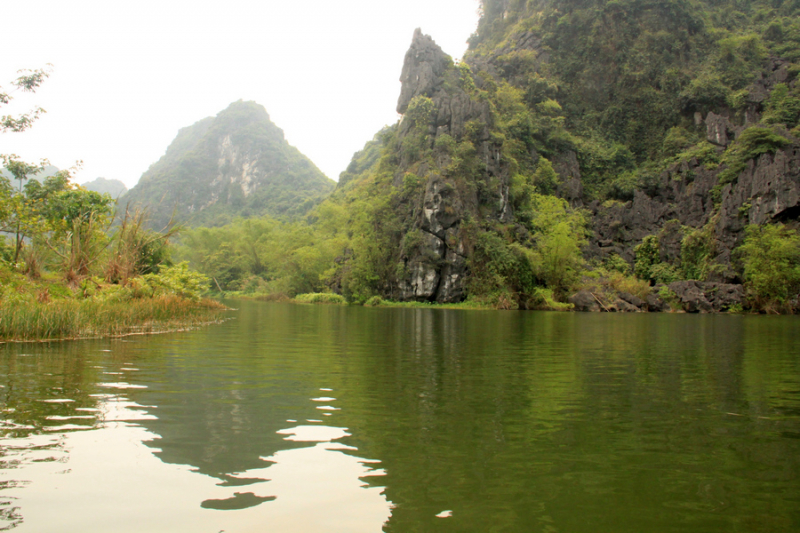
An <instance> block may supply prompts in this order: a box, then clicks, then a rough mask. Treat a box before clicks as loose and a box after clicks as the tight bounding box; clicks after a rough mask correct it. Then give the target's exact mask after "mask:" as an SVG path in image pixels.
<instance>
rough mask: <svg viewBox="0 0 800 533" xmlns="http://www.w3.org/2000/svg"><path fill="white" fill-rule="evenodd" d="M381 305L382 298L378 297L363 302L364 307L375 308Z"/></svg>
mask: <svg viewBox="0 0 800 533" xmlns="http://www.w3.org/2000/svg"><path fill="white" fill-rule="evenodd" d="M382 304H383V298H381V297H380V296H373V297H372V298H370V299H369V300H367V301H366V302H364V306H366V307H377V306H379V305H382Z"/></svg>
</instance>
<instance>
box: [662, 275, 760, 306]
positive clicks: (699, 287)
mask: <svg viewBox="0 0 800 533" xmlns="http://www.w3.org/2000/svg"><path fill="white" fill-rule="evenodd" d="M669 289H670V290H671V291H672V292H673V293H675V295H676V296H677V297H678V299H679V300H680V303H681V305H682V306H683V310H684V311H686V312H687V313H718V312H720V311H727V310H729V309H731V308H732V307H734V306H741V305H742V303H743V301H744V291H743V289H742V286H741V285H734V284H729V283H713V282H705V283H704V282H700V281H676V282H674V283H670V284H669Z"/></svg>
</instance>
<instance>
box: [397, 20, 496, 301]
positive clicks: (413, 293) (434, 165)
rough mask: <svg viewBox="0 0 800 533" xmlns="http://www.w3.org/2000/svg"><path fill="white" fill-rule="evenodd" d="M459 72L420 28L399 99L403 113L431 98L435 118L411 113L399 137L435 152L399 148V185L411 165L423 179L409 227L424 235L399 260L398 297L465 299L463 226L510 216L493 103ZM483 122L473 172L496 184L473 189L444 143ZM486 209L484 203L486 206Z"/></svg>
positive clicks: (456, 139) (480, 179)
mask: <svg viewBox="0 0 800 533" xmlns="http://www.w3.org/2000/svg"><path fill="white" fill-rule="evenodd" d="M459 79H460V76H459V73H458V70H457V68H456V66H455V65H454V63H453V61H452V59H451V58H450V57H449V56H448V55H446V54H445V53H444V52H443V51H442V49H441V48H440V47H439V46H438V45H437V44H436V43H435V42H434V41H433V39H431V38H430V37H429V36H427V35H423V34H422V32H421V31H420V30H419V29H417V30H416V32H415V33H414V37H413V40H412V43H411V47H410V49H409V51H408V53H407V54H406V57H405V63H404V65H403V71H402V76H401V79H400V81H401V82H402V89H401V92H400V98H399V100H398V103H397V110H398V112H399V113H406V112H407V111H408V110H409V107H410V106H412V105H413V103H414V101H415V99H420V98H424V99H429V100H428V101H429V102H430V103H431V104H432V115H431V117H430V120H428V121H426V122H425V124H423V125H422V129H423V131H419V129H420V126H419V124H415V123H414V121H413V120H412V119H410V118H409V117H408V116H406V117H405V118H404V119H403V121H402V122H401V123H400V128H399V133H398V138H399V141H400V143H401V144H402V143H403V141H404V139H409V138H411V137H413V136H415V135H418V136H424V137H425V139H426V140H425V143H426V148H428V149H432V150H433V156H432V157H431V158H428V159H425V160H424V161H419V160H418V158H415V157H412V156H411V155H410V154H408V153H404V152H401V157H400V170H399V171H398V172H397V173H396V178H395V182H396V183H395V185H396V186H400V185H401V184H402V178H403V176H404V174H405V173H406V172H408V171H414V173H415V175H418V176H419V177H420V178H421V180H422V182H423V183H425V187H424V191H423V192H422V193H421V195H419V196H418V197H417V198H416V199H415V200H414V201H412V205H410V206H409V212H410V213H413V214H412V215H411V216H413V217H414V218H413V221H412V224H411V228H410V231H417V232H419V234H420V238H419V239H418V242H417V243H416V245H415V246H413V247H412V248H411V249H410V250H408V252H407V253H406V254H405V255H404V257H403V258H402V261H403V264H404V266H405V269H406V272H407V275H406V276H405V277H403V278H402V279H400V280H399V288H400V293H399V294H398V295H397V296H398V297H399V298H400V299H401V300H418V301H436V302H440V303H447V302H457V301H461V300H462V299H463V298H464V293H465V281H466V273H467V256H468V253H469V243H468V242H466V236H465V232H464V231H463V230H464V224H465V222H466V221H468V220H476V219H478V218H480V217H481V216H488V217H490V218H496V219H504V218H507V217H508V216H509V215H510V207H509V205H508V173H507V172H505V170H504V169H503V166H502V164H501V163H500V159H499V149H500V147H499V146H498V145H497V144H496V143H493V142H492V141H491V140H490V137H489V133H488V132H489V127H488V126H489V124H491V121H492V117H491V113H490V109H489V104H488V103H487V102H484V101H478V100H476V99H474V98H473V97H471V96H470V94H468V93H467V91H466V90H465V89H464V88H462V87H460V86H459V83H458V82H459ZM470 122H472V123H473V124H477V125H479V127H478V129H477V131H473V132H471V134H472V137H473V140H474V141H475V143H474V144H473V146H474V149H475V151H476V153H477V157H478V159H480V160H481V161H482V162H483V165H482V166H483V168H481V169H480V171H479V172H478V174H477V175H476V176H474V178H475V179H476V180H477V181H478V182H481V183H483V184H487V183H489V182H492V187H483V188H482V189H481V190H475V189H474V188H470V187H467V186H465V183H464V182H463V180H460V179H459V176H458V175H457V173H455V172H453V171H452V167H451V166H452V164H453V154H451V153H449V152H448V151H447V149H446V148H443V147H441V146H440V144H442V143H440V142H439V141H442V140H445V139H446V140H452V141H453V142H456V143H457V142H460V141H463V140H464V139H465V138H466V137H467V136H468V132H467V127H468V124H470ZM482 208H483V209H482Z"/></svg>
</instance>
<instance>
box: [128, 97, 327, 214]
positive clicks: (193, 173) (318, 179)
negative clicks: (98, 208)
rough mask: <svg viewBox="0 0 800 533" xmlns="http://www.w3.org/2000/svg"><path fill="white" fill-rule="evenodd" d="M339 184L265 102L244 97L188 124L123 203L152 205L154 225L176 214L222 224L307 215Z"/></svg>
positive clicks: (151, 211)
mask: <svg viewBox="0 0 800 533" xmlns="http://www.w3.org/2000/svg"><path fill="white" fill-rule="evenodd" d="M334 186H335V182H333V180H330V179H328V178H327V177H326V176H325V175H324V174H323V173H322V172H321V171H320V170H319V169H318V168H317V167H316V166H315V165H314V163H312V162H311V161H310V160H309V159H308V158H307V157H305V156H304V155H303V154H301V153H300V152H299V151H298V150H297V149H296V148H294V147H293V146H291V145H289V143H288V142H287V141H286V139H285V138H284V135H283V131H282V130H281V129H280V128H278V127H277V126H276V125H275V124H273V123H272V121H271V120H270V118H269V115H268V114H267V111H266V110H265V109H264V108H263V107H262V106H261V105H259V104H257V103H255V102H244V101H238V102H234V103H233V104H231V105H230V106H229V107H228V108H227V109H225V110H224V111H222V112H220V113H219V114H218V115H217V116H216V117H208V118H205V119H203V120H201V121H199V122H197V123H195V124H193V125H192V126H189V127H186V128H183V129H181V130H180V131H179V132H178V135H177V136H176V138H175V140H174V141H173V142H172V144H170V146H169V148H167V152H166V154H164V156H163V157H162V158H161V159H159V160H158V161H157V162H156V163H154V164H153V165H152V166H151V167H150V168H149V169H148V170H147V171H146V172H145V173H144V174H143V175H142V177H141V179H140V180H139V182H138V183H137V184H136V186H135V187H133V188H132V189H131V190H130V191H129V192H128V193H127V194H125V195H124V196H123V197H122V199H121V204H122V205H123V206H126V205H130V206H141V207H147V208H148V209H149V211H150V218H151V221H152V224H153V226H154V227H163V226H164V225H165V224H167V222H168V221H169V220H170V217H171V216H172V215H173V213H174V215H175V218H176V219H177V220H178V221H179V222H185V223H187V224H189V225H219V224H223V223H225V222H227V221H229V220H231V219H232V218H235V217H239V216H241V217H246V218H247V217H254V216H260V215H265V214H268V215H271V216H275V217H279V218H280V217H292V216H296V215H300V214H303V213H305V212H307V211H308V210H309V209H310V208H311V207H313V206H314V205H316V204H317V203H319V201H320V200H321V199H322V198H323V197H324V196H325V195H326V194H327V193H328V192H330V191H331V190H332V189H333V188H334Z"/></svg>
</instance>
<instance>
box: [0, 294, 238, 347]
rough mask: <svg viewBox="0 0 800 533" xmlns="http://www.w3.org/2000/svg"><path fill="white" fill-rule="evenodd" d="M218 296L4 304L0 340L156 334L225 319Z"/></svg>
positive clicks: (1, 314)
mask: <svg viewBox="0 0 800 533" xmlns="http://www.w3.org/2000/svg"><path fill="white" fill-rule="evenodd" d="M226 309H227V308H226V307H225V306H224V305H222V304H220V303H219V302H216V301H214V300H207V299H204V300H200V301H192V300H190V299H187V298H181V297H179V296H176V295H164V296H158V297H155V298H141V299H133V300H130V301H125V302H103V301H96V300H72V299H69V300H66V299H65V300H55V301H51V302H47V303H41V302H25V303H20V302H5V303H2V304H0V342H15V341H40V340H41V341H44V340H63V339H81V338H94V337H109V336H122V335H130V334H145V333H158V332H163V331H173V330H180V329H185V328H191V327H196V326H200V325H203V324H208V323H212V322H216V321H219V320H221V319H222V318H223V317H224V314H223V313H224V311H225V310H226Z"/></svg>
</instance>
